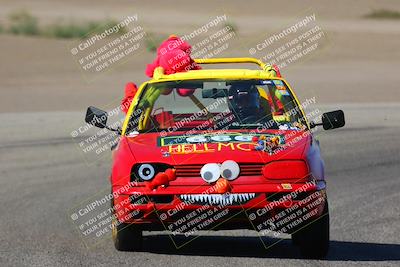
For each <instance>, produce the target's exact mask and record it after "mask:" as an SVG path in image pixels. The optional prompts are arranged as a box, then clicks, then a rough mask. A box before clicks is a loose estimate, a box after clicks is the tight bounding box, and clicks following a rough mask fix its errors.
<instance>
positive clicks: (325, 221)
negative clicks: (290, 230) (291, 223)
mask: <svg viewBox="0 0 400 267" xmlns="http://www.w3.org/2000/svg"><path fill="white" fill-rule="evenodd" d="M292 241H293V243H294V244H296V245H298V246H299V248H300V252H301V255H302V256H303V257H305V258H309V259H321V258H325V257H326V255H327V253H328V250H329V209H328V202H325V208H324V212H323V214H322V215H321V217H320V218H318V219H317V220H315V221H313V222H312V223H310V224H309V225H307V226H306V227H304V228H303V229H301V230H299V231H297V232H296V233H294V234H292Z"/></svg>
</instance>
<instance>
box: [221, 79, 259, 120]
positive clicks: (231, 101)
mask: <svg viewBox="0 0 400 267" xmlns="http://www.w3.org/2000/svg"><path fill="white" fill-rule="evenodd" d="M228 105H229V109H230V110H231V112H232V113H233V114H234V115H235V116H236V117H238V118H239V119H240V121H242V122H244V123H255V122H256V121H257V118H258V117H259V116H258V113H259V110H260V93H259V92H258V89H257V87H256V86H255V85H254V84H250V83H241V82H240V83H235V84H232V85H231V87H230V88H229V90H228Z"/></svg>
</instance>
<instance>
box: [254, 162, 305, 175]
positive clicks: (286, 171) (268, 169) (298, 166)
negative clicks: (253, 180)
mask: <svg viewBox="0 0 400 267" xmlns="http://www.w3.org/2000/svg"><path fill="white" fill-rule="evenodd" d="M262 174H263V175H264V177H265V178H267V179H273V180H275V179H276V180H286V179H297V180H300V179H306V178H308V177H309V175H310V173H309V170H308V166H307V164H306V163H305V162H304V161H302V160H278V161H272V162H270V163H267V164H266V165H265V166H264V167H263V168H262Z"/></svg>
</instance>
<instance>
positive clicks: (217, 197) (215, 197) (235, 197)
mask: <svg viewBox="0 0 400 267" xmlns="http://www.w3.org/2000/svg"><path fill="white" fill-rule="evenodd" d="M255 196H256V194H255V193H244V194H223V195H222V194H209V195H207V194H190V195H184V194H182V195H180V198H181V199H182V200H183V201H187V202H202V203H204V202H205V203H208V204H209V205H224V206H225V205H232V204H234V203H237V202H239V203H240V202H246V201H248V200H250V199H253V198H254V197H255Z"/></svg>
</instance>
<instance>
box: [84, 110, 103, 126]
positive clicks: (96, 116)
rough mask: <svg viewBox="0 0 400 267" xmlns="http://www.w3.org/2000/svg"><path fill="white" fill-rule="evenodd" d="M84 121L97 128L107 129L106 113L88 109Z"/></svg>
mask: <svg viewBox="0 0 400 267" xmlns="http://www.w3.org/2000/svg"><path fill="white" fill-rule="evenodd" d="M85 121H86V122H87V123H89V124H91V125H93V126H96V127H98V128H107V112H106V111H104V110H101V109H98V108H96V107H88V109H87V111H86V116H85Z"/></svg>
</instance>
